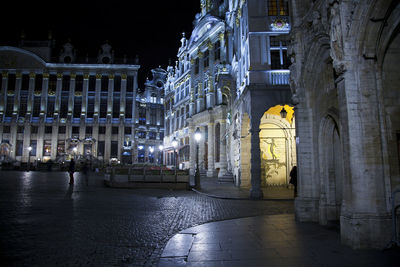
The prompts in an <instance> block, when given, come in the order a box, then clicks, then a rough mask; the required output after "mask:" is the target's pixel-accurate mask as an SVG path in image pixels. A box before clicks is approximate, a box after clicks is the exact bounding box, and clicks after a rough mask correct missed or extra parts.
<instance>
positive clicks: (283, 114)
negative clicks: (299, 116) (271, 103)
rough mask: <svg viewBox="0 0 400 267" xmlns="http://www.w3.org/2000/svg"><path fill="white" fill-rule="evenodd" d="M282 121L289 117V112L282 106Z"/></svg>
mask: <svg viewBox="0 0 400 267" xmlns="http://www.w3.org/2000/svg"><path fill="white" fill-rule="evenodd" d="M280 114H281V117H282V119H286V116H287V111H286V109H285V106H282V110H281V112H280Z"/></svg>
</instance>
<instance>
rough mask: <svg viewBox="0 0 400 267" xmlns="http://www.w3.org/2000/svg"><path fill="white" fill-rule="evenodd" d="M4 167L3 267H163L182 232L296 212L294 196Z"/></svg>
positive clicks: (0, 181)
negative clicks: (136, 184) (133, 183)
mask: <svg viewBox="0 0 400 267" xmlns="http://www.w3.org/2000/svg"><path fill="white" fill-rule="evenodd" d="M68 181H69V178H68V175H67V173H62V172H50V173H49V172H14V171H0V236H1V239H0V262H1V264H0V265H4V266H56V265H57V266H88V265H89V266H155V265H157V262H158V260H159V257H160V254H161V250H162V249H163V247H164V246H165V244H166V242H167V241H168V240H169V238H171V237H172V236H173V235H174V234H176V233H177V232H179V231H181V230H183V229H186V228H188V227H191V226H195V225H199V224H202V223H205V222H210V221H218V220H225V219H232V218H239V217H247V216H256V215H268V214H282V213H293V211H294V207H293V201H250V200H227V199H216V198H210V197H207V196H203V195H200V194H196V193H194V192H191V191H168V190H155V189H147V190H145V189H142V190H139V189H114V188H107V187H104V186H103V181H102V177H100V176H95V175H91V176H90V177H89V185H88V186H86V184H85V183H84V182H83V177H81V176H80V174H77V175H76V181H75V185H74V186H69V184H68Z"/></svg>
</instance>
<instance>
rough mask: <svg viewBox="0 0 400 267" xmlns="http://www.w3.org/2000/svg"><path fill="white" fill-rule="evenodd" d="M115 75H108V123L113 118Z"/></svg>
mask: <svg viewBox="0 0 400 267" xmlns="http://www.w3.org/2000/svg"><path fill="white" fill-rule="evenodd" d="M113 93H114V74H110V75H108V98H107V121H108V119H109V117H110V119H111V120H112V117H113V102H114V99H113V95H114V94H113Z"/></svg>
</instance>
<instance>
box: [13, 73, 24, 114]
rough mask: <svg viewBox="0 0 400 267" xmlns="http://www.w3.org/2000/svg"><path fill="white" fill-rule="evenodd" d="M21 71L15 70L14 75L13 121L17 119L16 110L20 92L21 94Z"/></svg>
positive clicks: (17, 109)
mask: <svg viewBox="0 0 400 267" xmlns="http://www.w3.org/2000/svg"><path fill="white" fill-rule="evenodd" d="M21 77H22V75H21V73H20V72H17V73H16V75H15V79H16V81H15V90H14V110H13V120H14V121H15V120H16V119H17V116H18V111H19V102H20V101H19V100H20V99H19V98H20V94H21V85H22V81H21Z"/></svg>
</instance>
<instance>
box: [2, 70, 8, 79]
mask: <svg viewBox="0 0 400 267" xmlns="http://www.w3.org/2000/svg"><path fill="white" fill-rule="evenodd" d="M1 75H2V77H3V79H4V78H7V77H8V72H7V71H3V72H2V73H1Z"/></svg>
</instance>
